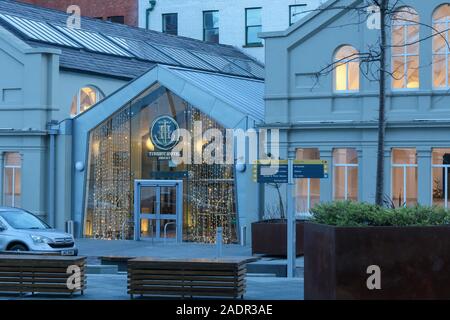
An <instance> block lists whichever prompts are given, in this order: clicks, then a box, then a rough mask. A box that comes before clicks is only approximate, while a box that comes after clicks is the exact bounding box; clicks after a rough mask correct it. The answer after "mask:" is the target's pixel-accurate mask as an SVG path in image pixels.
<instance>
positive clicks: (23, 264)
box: [0, 254, 86, 295]
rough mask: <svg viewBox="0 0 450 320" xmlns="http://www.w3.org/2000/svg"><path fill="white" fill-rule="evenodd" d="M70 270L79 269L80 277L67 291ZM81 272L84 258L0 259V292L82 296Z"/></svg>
mask: <svg viewBox="0 0 450 320" xmlns="http://www.w3.org/2000/svg"><path fill="white" fill-rule="evenodd" d="M70 266H77V267H79V268H80V272H81V273H80V282H79V286H70V288H69V286H68V283H67V282H68V280H69V277H70V276H72V275H73V273H71V272H70V273H68V268H69V267H70ZM85 270H86V258H85V257H61V256H40V255H39V256H35V255H9V254H8V255H0V292H3V293H20V294H25V293H32V294H34V293H60V294H61V293H62V294H70V295H72V294H74V293H76V292H80V293H81V294H83V293H84V290H85V289H86V275H85ZM70 283H72V284H73V283H74V282H70Z"/></svg>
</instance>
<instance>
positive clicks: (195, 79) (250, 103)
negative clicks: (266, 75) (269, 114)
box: [163, 67, 264, 121]
mask: <svg viewBox="0 0 450 320" xmlns="http://www.w3.org/2000/svg"><path fill="white" fill-rule="evenodd" d="M163 68H166V69H168V70H170V71H171V72H172V73H174V74H176V75H177V76H178V77H180V78H182V79H183V80H185V81H187V82H189V83H191V84H193V85H194V86H196V87H197V88H199V89H201V90H202V91H205V92H207V93H209V94H210V95H211V96H214V97H215V98H217V99H219V100H221V101H223V102H225V103H227V104H228V105H230V106H232V107H233V108H235V109H236V110H237V111H240V112H242V113H244V114H246V115H249V116H251V117H252V118H253V119H254V120H256V121H263V120H264V81H262V80H257V79H249V78H242V77H236V76H231V75H224V74H217V73H211V72H206V71H194V70H189V69H184V68H177V67H163Z"/></svg>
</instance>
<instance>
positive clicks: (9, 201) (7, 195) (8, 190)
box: [3, 168, 14, 207]
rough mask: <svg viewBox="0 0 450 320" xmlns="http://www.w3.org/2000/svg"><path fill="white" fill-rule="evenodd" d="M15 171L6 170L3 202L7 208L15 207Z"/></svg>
mask: <svg viewBox="0 0 450 320" xmlns="http://www.w3.org/2000/svg"><path fill="white" fill-rule="evenodd" d="M13 171H14V169H12V168H5V171H4V174H5V176H4V183H3V202H4V204H5V206H7V207H12V206H13V191H12V189H13Z"/></svg>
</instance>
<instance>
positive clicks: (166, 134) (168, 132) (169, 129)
mask: <svg viewBox="0 0 450 320" xmlns="http://www.w3.org/2000/svg"><path fill="white" fill-rule="evenodd" d="M179 128H180V127H179V126H178V123H177V121H176V120H175V119H174V118H172V117H170V116H160V117H158V118H156V119H155V120H154V121H153V123H152V126H151V128H150V135H151V137H152V142H153V144H154V145H155V147H157V148H158V149H161V150H165V151H166V150H170V149H172V148H173V147H175V146H176V145H177V143H178V141H179V140H180V134H179V132H178V131H177V130H178V129H179ZM174 132H175V134H173V133H174Z"/></svg>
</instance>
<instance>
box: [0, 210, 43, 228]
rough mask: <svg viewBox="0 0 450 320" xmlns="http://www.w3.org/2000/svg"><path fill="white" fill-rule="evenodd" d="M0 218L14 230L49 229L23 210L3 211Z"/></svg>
mask: <svg viewBox="0 0 450 320" xmlns="http://www.w3.org/2000/svg"><path fill="white" fill-rule="evenodd" d="M0 216H1V217H2V218H3V219H5V220H6V222H7V223H8V224H9V225H10V226H11V227H13V228H14V229H30V230H32V229H36V230H40V229H50V226H49V225H48V224H46V223H45V222H44V221H42V220H41V219H39V218H38V217H36V216H34V215H32V214H31V213H29V212H26V211H23V210H17V211H3V212H0Z"/></svg>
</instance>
